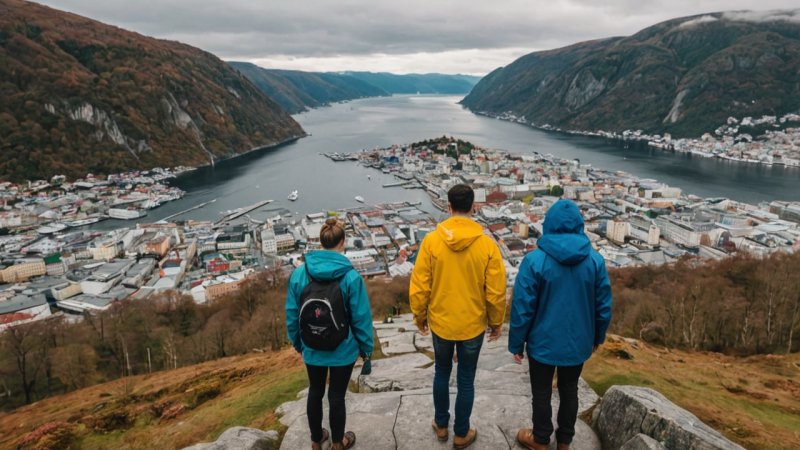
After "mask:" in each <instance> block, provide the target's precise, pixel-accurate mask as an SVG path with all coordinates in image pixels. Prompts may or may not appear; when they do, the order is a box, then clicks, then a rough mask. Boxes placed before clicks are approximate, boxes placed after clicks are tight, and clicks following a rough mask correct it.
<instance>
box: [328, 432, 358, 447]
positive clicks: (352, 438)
mask: <svg viewBox="0 0 800 450" xmlns="http://www.w3.org/2000/svg"><path fill="white" fill-rule="evenodd" d="M354 445H356V434H355V433H353V432H352V431H348V432H346V433H345V434H344V437H343V438H342V442H334V443H333V444H332V445H331V450H347V449H348V448H351V447H352V446H354Z"/></svg>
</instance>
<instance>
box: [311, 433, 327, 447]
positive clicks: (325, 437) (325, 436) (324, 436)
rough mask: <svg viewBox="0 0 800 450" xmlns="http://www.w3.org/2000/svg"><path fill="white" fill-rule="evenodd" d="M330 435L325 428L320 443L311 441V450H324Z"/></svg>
mask: <svg viewBox="0 0 800 450" xmlns="http://www.w3.org/2000/svg"><path fill="white" fill-rule="evenodd" d="M328 437H330V434H329V433H328V430H326V429H325V428H323V429H322V439H320V441H319V442H314V441H311V450H322V444H323V443H324V442H325V441H327V440H328Z"/></svg>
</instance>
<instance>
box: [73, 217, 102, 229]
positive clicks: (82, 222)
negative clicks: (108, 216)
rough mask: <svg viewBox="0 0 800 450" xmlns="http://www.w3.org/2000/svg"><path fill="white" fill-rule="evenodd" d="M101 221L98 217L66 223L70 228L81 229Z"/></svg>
mask: <svg viewBox="0 0 800 450" xmlns="http://www.w3.org/2000/svg"><path fill="white" fill-rule="evenodd" d="M101 220H103V219H102V218H100V217H90V218H88V219H81V220H73V221H72V222H68V224H69V226H71V227H83V226H86V225H91V224H93V223H97V222H100V221H101Z"/></svg>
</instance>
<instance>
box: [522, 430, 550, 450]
mask: <svg viewBox="0 0 800 450" xmlns="http://www.w3.org/2000/svg"><path fill="white" fill-rule="evenodd" d="M517 442H519V445H521V446H523V447H525V448H527V449H528V450H547V447H548V445H547V444H540V443H538V442H536V441H535V440H533V428H520V429H519V431H517ZM559 450H560V449H559Z"/></svg>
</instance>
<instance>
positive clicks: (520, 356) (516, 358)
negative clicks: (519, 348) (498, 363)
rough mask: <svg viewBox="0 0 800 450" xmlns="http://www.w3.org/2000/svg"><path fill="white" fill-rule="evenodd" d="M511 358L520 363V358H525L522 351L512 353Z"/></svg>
mask: <svg viewBox="0 0 800 450" xmlns="http://www.w3.org/2000/svg"><path fill="white" fill-rule="evenodd" d="M512 358H513V359H514V362H515V363H517V364H522V360H524V359H525V355H523V354H522V353H520V354H517V355H513V356H512Z"/></svg>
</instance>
